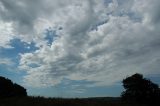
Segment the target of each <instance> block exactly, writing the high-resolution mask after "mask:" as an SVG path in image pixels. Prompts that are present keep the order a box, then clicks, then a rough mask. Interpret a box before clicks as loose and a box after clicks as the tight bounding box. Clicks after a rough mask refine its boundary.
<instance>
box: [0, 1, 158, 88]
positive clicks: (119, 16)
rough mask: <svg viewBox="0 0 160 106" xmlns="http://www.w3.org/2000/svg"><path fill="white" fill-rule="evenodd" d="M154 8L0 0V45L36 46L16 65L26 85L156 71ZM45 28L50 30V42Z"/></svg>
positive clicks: (154, 4) (150, 4)
mask: <svg viewBox="0 0 160 106" xmlns="http://www.w3.org/2000/svg"><path fill="white" fill-rule="evenodd" d="M159 10H160V1H159V0H113V1H111V0H32V1H31V0H21V1H19V0H0V14H1V15H0V23H1V26H0V37H1V38H3V40H1V41H0V47H3V48H8V47H10V44H9V43H10V41H11V40H12V39H15V38H16V39H17V38H18V39H20V40H21V41H23V42H26V43H30V42H34V43H35V44H36V47H37V48H38V50H35V51H34V52H30V53H23V54H20V60H19V66H18V68H19V69H20V70H24V71H26V73H27V74H26V75H25V76H24V82H25V83H26V84H27V85H29V86H34V87H46V86H54V85H56V84H60V83H61V82H62V80H63V79H69V80H75V81H79V80H84V81H91V82H94V83H92V84H90V85H89V84H87V86H90V87H92V86H109V85H113V84H115V83H117V82H119V81H121V80H122V79H123V78H124V77H125V76H126V75H130V74H133V73H135V72H140V73H143V74H146V75H147V74H151V73H154V74H160V71H159V69H160V66H159V64H160V57H159V54H160V42H159V41H160V35H159V34H160V30H159V29H160V13H159ZM46 29H50V30H51V29H52V30H54V32H55V33H54V34H53V35H52V36H53V40H51V41H53V42H52V43H51V44H50V45H49V44H48V43H47V39H45V38H46V36H47V35H46V34H45V33H44V32H45V30H46ZM54 36H56V37H54Z"/></svg>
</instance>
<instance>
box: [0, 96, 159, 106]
mask: <svg viewBox="0 0 160 106" xmlns="http://www.w3.org/2000/svg"><path fill="white" fill-rule="evenodd" d="M0 106H147V105H144V104H143V105H142V104H139V105H138V104H133V103H124V102H121V101H120V99H119V98H85V99H63V98H43V97H21V98H20V97H14V98H5V99H0ZM154 106H156V105H154ZM157 106H158V105H157Z"/></svg>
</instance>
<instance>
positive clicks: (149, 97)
mask: <svg viewBox="0 0 160 106" xmlns="http://www.w3.org/2000/svg"><path fill="white" fill-rule="evenodd" d="M123 87H124V88H125V91H124V92H122V94H121V96H122V99H123V100H126V101H133V102H139V103H146V102H150V103H153V102H154V103H155V102H158V99H159V98H160V89H159V87H158V85H157V84H155V83H153V82H151V81H150V80H149V79H146V78H143V75H141V74H138V73H137V74H134V75H132V76H130V77H128V78H126V79H124V80H123Z"/></svg>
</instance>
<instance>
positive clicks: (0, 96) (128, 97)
mask: <svg viewBox="0 0 160 106" xmlns="http://www.w3.org/2000/svg"><path fill="white" fill-rule="evenodd" d="M123 86H124V88H125V89H126V90H125V91H124V92H123V93H122V97H121V98H122V100H123V101H122V100H121V98H120V97H117V98H112V97H110V98H109V97H99V98H81V99H80V98H77V99H76V98H75V99H69V98H66V99H64V98H44V97H31V96H27V92H26V89H25V88H23V87H22V86H20V85H18V84H14V83H13V82H12V81H11V80H9V79H6V78H4V77H0V106H152V105H154V106H159V105H158V104H160V103H158V100H159V94H160V92H159V88H158V85H156V84H154V83H152V82H151V81H150V80H147V79H145V78H143V76H142V75H141V74H135V75H133V76H130V77H128V78H126V79H124V80H123ZM148 101H149V102H148Z"/></svg>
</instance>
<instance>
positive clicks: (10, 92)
mask: <svg viewBox="0 0 160 106" xmlns="http://www.w3.org/2000/svg"><path fill="white" fill-rule="evenodd" d="M13 96H27V92H26V89H25V88H24V87H22V86H20V85H18V84H16V83H13V82H12V81H11V80H9V79H7V78H4V77H1V76H0V97H13Z"/></svg>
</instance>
